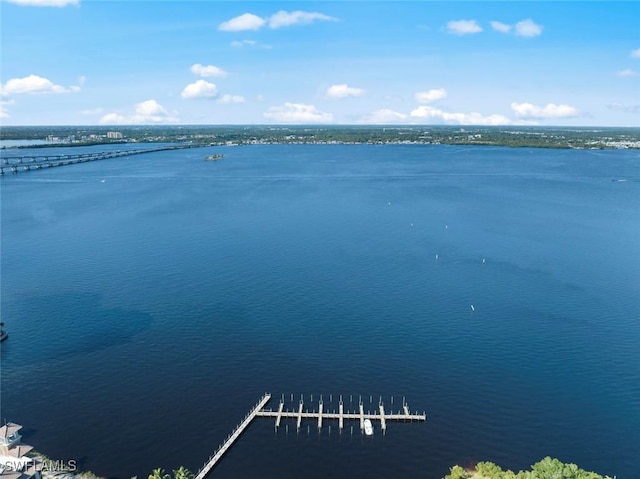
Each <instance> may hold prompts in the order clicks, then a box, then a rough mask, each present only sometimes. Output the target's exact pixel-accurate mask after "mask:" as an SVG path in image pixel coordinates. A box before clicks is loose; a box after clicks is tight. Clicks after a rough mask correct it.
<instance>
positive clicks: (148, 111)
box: [100, 100, 180, 125]
mask: <svg viewBox="0 0 640 479" xmlns="http://www.w3.org/2000/svg"><path fill="white" fill-rule="evenodd" d="M178 121H180V120H179V118H178V117H177V114H176V113H175V112H174V113H169V112H168V111H167V110H166V109H165V108H164V107H163V106H162V105H160V104H159V103H158V102H157V101H155V100H147V101H143V102H140V103H136V105H135V107H134V112H133V114H131V115H122V114H120V113H108V114H106V115H104V116H103V117H102V118H101V119H100V123H102V124H109V125H134V124H147V123H176V122H178Z"/></svg>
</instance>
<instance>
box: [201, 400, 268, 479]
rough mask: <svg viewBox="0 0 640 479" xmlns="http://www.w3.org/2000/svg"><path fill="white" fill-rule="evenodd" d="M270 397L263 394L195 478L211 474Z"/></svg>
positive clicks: (202, 478)
mask: <svg viewBox="0 0 640 479" xmlns="http://www.w3.org/2000/svg"><path fill="white" fill-rule="evenodd" d="M269 399H271V394H268V393H267V394H265V395H264V396H262V399H260V401H258V403H257V404H256V405H255V406H254V407H253V409H252V410H251V411H249V414H247V415H246V416H245V417H244V419H243V420H242V422H241V423H240V424H238V425H237V426H236V428H235V429H234V430H233V432H232V433H231V434H229V435H228V436H227V439H225V440H224V442H223V443H222V444H220V446H218V449H217V450H216V452H214V453H213V455H212V456H211V457H210V458H209V460H208V461H207V462H206V463H205V464H204V466H202V469H200V472H198V474H196V476H195V478H194V479H204V478H205V477H206V476H207V474H209V472H210V471H211V469H213V466H215V465H216V463H217V462H218V461H219V460H220V459H222V456H223V455H224V453H225V452H227V451H228V450H229V448H230V447H231V446H233V443H234V442H235V441H236V439H238V438H239V437H240V434H242V433H243V432H244V430H245V429H246V428H247V427H249V424H251V421H253V419H254V418H255V417H256V415H257V414H258V412H259V411H260V410H261V409H262V408H263V407H264V406H265V404H267V403H268V402H269Z"/></svg>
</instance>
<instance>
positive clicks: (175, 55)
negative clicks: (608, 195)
mask: <svg viewBox="0 0 640 479" xmlns="http://www.w3.org/2000/svg"><path fill="white" fill-rule="evenodd" d="M639 25H640V3H638V2H633V1H626V2H612V1H603V2H596V1H588V2H576V1H572V2H555V1H554V2H551V1H547V2H533V1H510V2H495V1H492V2H485V1H464V2H450V1H441V2H432V1H411V2H401V1H383V2H371V1H328V2H311V1H309V2H307V1H303V2H293V1H291V2H289V1H285V2H277V1H268V2H267V1H260V2H243V1H232V2H231V1H229V2H218V1H215V2H214V1H204V0H201V1H193V2H190V1H182V0H180V1H170V0H165V1H160V0H157V1H114V0H101V1H96V0H0V26H1V33H0V40H1V43H0V53H1V59H0V67H1V70H0V74H1V77H0V83H1V90H0V121H1V122H2V123H1V124H2V125H95V124H105V125H111V124H113V125H118V124H121V125H122V124H185V125H188V124H307V123H308V124H417V125H430V124H452V125H458V124H460V125H473V124H479V125H559V126H640V26H639Z"/></svg>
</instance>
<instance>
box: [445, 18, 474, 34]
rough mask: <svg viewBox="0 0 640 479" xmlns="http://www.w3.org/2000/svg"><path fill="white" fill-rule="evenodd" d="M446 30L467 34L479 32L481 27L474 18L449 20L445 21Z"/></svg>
mask: <svg viewBox="0 0 640 479" xmlns="http://www.w3.org/2000/svg"><path fill="white" fill-rule="evenodd" d="M447 31H448V32H449V33H452V34H454V35H467V34H469V33H479V32H481V31H482V27H481V26H480V25H478V22H476V21H475V20H451V21H450V22H447Z"/></svg>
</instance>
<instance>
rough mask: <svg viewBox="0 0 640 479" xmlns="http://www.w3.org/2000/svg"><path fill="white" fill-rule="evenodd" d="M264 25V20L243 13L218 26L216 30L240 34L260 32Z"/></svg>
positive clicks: (251, 14)
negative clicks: (253, 31) (242, 32)
mask: <svg viewBox="0 0 640 479" xmlns="http://www.w3.org/2000/svg"><path fill="white" fill-rule="evenodd" d="M265 23H266V21H265V19H264V18H262V17H259V16H258V15H254V14H253V13H243V14H242V15H240V16H237V17H234V18H232V19H231V20H227V21H226V22H222V23H221V24H220V25H218V30H222V31H223V32H241V31H244V30H260V28H262V27H263V26H264V24H265Z"/></svg>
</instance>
